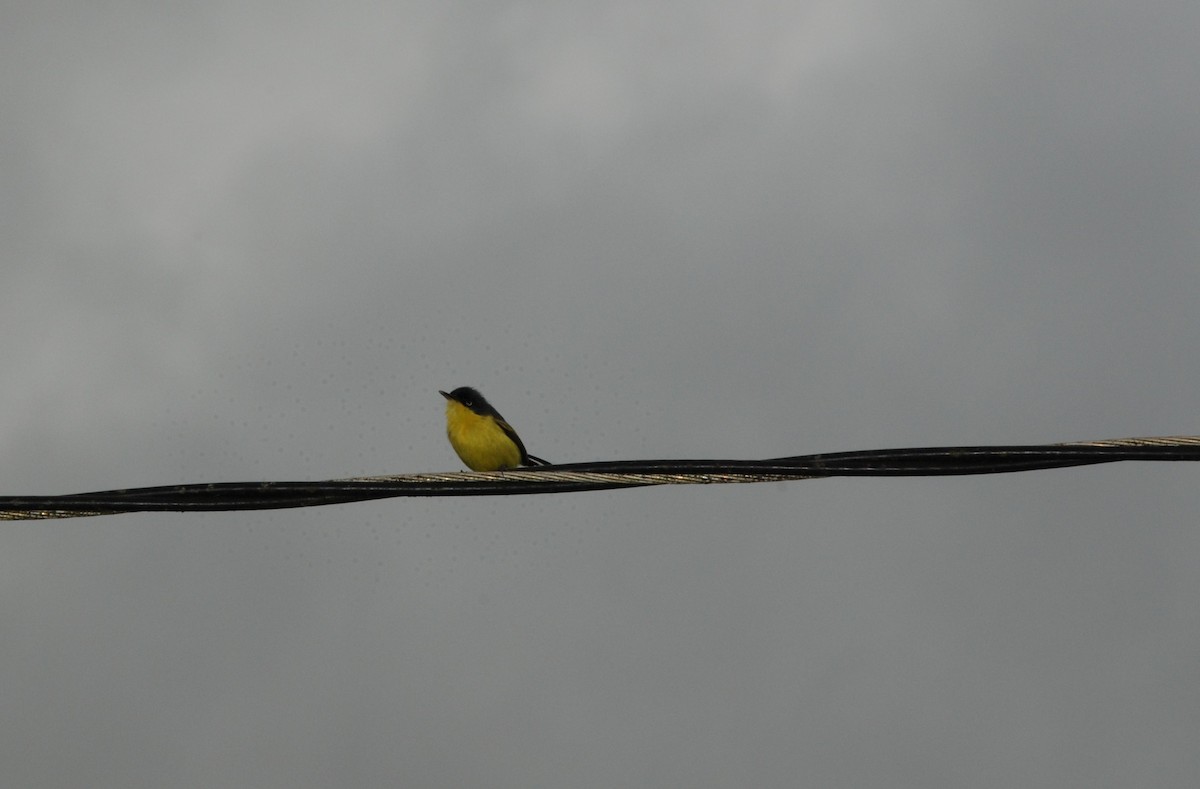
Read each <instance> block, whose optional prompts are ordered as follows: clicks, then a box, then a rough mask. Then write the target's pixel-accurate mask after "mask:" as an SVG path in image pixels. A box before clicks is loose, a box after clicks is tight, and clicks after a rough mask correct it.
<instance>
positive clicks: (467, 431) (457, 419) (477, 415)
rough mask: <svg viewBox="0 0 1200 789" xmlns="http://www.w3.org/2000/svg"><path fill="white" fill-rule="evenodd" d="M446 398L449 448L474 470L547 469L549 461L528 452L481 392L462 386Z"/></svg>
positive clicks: (442, 393)
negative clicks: (521, 467) (532, 467)
mask: <svg viewBox="0 0 1200 789" xmlns="http://www.w3.org/2000/svg"><path fill="white" fill-rule="evenodd" d="M438 394H440V395H441V396H442V397H444V398H446V436H447V437H448V438H449V439H450V446H452V447H454V451H455V452H456V453H457V454H458V457H459V458H460V459H461V460H462V462H463V463H466V464H467V468H469V469H471V470H472V471H501V470H502V469H506V468H516V467H517V466H547V465H549V464H550V462H549V461H548V460H543V459H542V458H539V457H535V456H534V455H531V454H529V453H528V452H526V451H525V445H524V444H523V443H521V437H520V436H518V435H517V431H515V430H513V428H512V425H510V424H509V423H508V422H506V421H505V420H504V417H502V416H500V412H499V411H497V410H496V409H495V408H492V404H491V403H489V402H488V401H487V400H485V399H484V397H483V395H481V394H480V393H479V390H477V389H472V388H471V387H469V386H460V387H458V388H457V389H455V390H454V391H452V392H449V393H447V392H443V391H442V390H440V389H439V390H438Z"/></svg>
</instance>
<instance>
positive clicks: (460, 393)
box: [438, 386, 492, 414]
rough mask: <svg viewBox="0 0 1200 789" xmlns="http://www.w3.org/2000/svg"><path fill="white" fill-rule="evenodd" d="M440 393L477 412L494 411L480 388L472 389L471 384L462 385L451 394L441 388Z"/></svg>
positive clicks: (487, 412) (486, 412) (488, 412)
mask: <svg viewBox="0 0 1200 789" xmlns="http://www.w3.org/2000/svg"><path fill="white" fill-rule="evenodd" d="M438 394H440V395H441V396H442V397H444V398H446V399H447V400H454V401H455V402H458V403H462V404H463V405H465V406H466V407H467V408H469V409H471V410H472V411H474V412H475V413H477V414H490V413H492V407H491V405H489V404H488V401H487V400H484V399H483V395H481V394H480V393H479V390H477V389H472V388H471V387H469V386H460V387H458V388H457V389H455V390H454V391H453V392H451V393H450V394H446V393H445V392H443V391H442V390H440V389H439V390H438Z"/></svg>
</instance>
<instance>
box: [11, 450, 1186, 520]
mask: <svg viewBox="0 0 1200 789" xmlns="http://www.w3.org/2000/svg"><path fill="white" fill-rule="evenodd" d="M1196 460H1200V436H1164V437H1151V438H1119V439H1106V440H1101V441H1078V442H1070V443H1062V444H1039V445H1031V446H997V447H927V448H913V449H882V450H866V451H858V452H836V453H829V454H818V455H799V456H795V457H785V458H774V459H770V460H619V461H608V462H599V463H570V464H563V465H557V466H538V467H536V468H522V469H514V470H510V471H494V472H447V473H441V474H398V475H389V476H380V477H352V478H348V479H334V480H327V481H322V482H220V483H204V484H197V485H168V486H164V487H151V488H129V489H124V490H109V491H100V492H96V493H76V494H71V495H66V496H0V520H38V519H50V518H77V517H85V516H94V515H113V514H117V513H122V512H168V511H174V512H217V511H230V510H260V509H284V508H290V507H315V506H321V505H329V504H345V503H348V502H353V501H370V500H374V499H385V498H393V497H400V496H506V495H527V494H532V493H569V492H576V491H584V490H613V489H617V488H633V487H644V486H647V485H696V484H702V485H705V484H726V483H743V482H781V481H790V480H801V479H815V478H821V477H887V476H892V477H895V476H946V475H964V474H1004V473H1011V472H1016V471H1033V470H1038V469H1049V468H1063V467H1067V466H1085V465H1093V464H1097V463H1115V462H1119V461H1196Z"/></svg>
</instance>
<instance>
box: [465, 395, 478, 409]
mask: <svg viewBox="0 0 1200 789" xmlns="http://www.w3.org/2000/svg"><path fill="white" fill-rule="evenodd" d="M462 402H463V405H465V406H466V407H467V408H473V407H474V406H475V398H474V397H464V398H463V401H462Z"/></svg>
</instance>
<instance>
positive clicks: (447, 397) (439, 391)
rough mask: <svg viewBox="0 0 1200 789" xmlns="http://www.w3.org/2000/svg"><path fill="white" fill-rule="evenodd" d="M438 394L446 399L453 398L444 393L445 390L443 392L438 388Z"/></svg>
mask: <svg viewBox="0 0 1200 789" xmlns="http://www.w3.org/2000/svg"><path fill="white" fill-rule="evenodd" d="M438 394H440V395H441V396H442V397H444V398H446V399H447V400H453V399H454V398H453V397H451V396H450V395H448V394H446V393H445V392H443V391H442V390H441V389H439V390H438Z"/></svg>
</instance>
